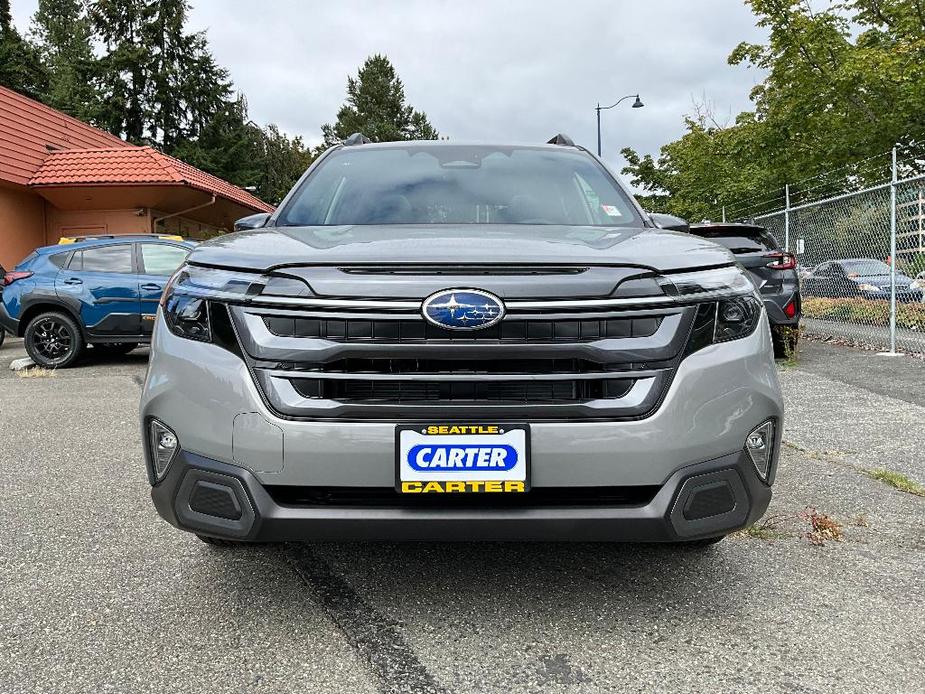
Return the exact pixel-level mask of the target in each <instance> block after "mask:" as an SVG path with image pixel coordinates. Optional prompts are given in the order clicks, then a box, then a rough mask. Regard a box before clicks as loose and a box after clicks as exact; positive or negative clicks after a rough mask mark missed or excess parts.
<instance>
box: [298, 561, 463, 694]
mask: <svg viewBox="0 0 925 694" xmlns="http://www.w3.org/2000/svg"><path fill="white" fill-rule="evenodd" d="M286 558H287V560H288V561H289V563H290V564H291V565H292V567H293V568H294V569H295V572H296V574H298V576H299V578H301V579H302V581H303V582H304V583H305V584H306V585H307V586H308V587H309V588H311V589H312V590H313V591H314V593H315V595H316V596H317V597H318V601H319V603H320V605H321V608H322V609H323V610H324V611H325V613H326V614H327V615H328V617H329V618H330V619H331V620H332V621H333V622H334V624H336V625H337V627H338V628H339V629H340V630H341V631H342V632H343V633H344V635H345V636H346V637H347V640H348V641H349V643H350V645H351V646H352V647H353V648H354V650H356V651H357V652H358V653H359V654H360V656H361V657H363V658H364V659H365V660H366V661H367V662H368V663H369V665H370V666H371V668H372V670H373V672H374V673H375V675H376V676H377V677H378V679H379V691H381V692H383V693H385V692H388V693H389V694H393V693H394V694H399V693H402V692H407V693H408V694H447V690H446V689H444V688H443V687H441V686H440V685H438V684H437V683H436V681H435V680H434V678H433V675H431V674H430V672H428V670H427V668H426V667H424V665H423V664H422V663H421V661H419V660H418V658H417V656H416V655H415V654H414V650H413V649H412V648H411V646H410V645H409V644H408V642H407V641H405V639H404V637H403V636H402V634H401V628H400V625H399V624H398V623H397V622H395V621H394V620H392V619H390V618H388V617H386V616H385V615H383V614H382V613H380V612H379V611H377V610H376V609H375V608H374V607H373V606H372V605H370V604H369V603H368V602H366V600H364V599H363V597H362V596H361V595H360V594H359V593H357V591H356V590H354V588H353V586H351V585H350V584H349V583H348V582H347V580H346V579H345V578H344V577H343V576H341V575H339V574H337V573H335V572H334V570H333V569H332V568H331V566H330V565H329V564H328V563H327V562H326V561H325V560H324V559H323V558H321V557H320V556H318V554H316V553H315V552H314V551H312V549H311V547H309V546H308V545H298V544H290V545H287V547H286Z"/></svg>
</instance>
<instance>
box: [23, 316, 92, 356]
mask: <svg viewBox="0 0 925 694" xmlns="http://www.w3.org/2000/svg"><path fill="white" fill-rule="evenodd" d="M25 343H26V352H27V353H28V354H29V357H30V358H31V359H32V361H34V362H35V363H36V364H37V365H39V366H42V367H44V368H46V369H66V368H67V367H69V366H71V365H72V364H73V363H74V362H75V361H77V359H78V357H80V353H81V352H82V351H83V348H84V340H83V335H81V333H80V328H79V327H77V323H75V322H74V321H73V319H72V318H71V317H70V316H68V315H66V314H64V313H42V314H40V315H38V316H36V317H35V318H33V319H32V320H31V321H29V325H28V326H26V332H25Z"/></svg>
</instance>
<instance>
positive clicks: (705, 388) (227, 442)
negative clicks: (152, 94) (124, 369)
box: [141, 136, 783, 544]
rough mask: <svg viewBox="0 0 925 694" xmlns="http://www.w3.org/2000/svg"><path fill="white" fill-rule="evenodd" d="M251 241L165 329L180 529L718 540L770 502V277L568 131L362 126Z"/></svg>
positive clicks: (188, 276)
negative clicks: (408, 137)
mask: <svg viewBox="0 0 925 694" xmlns="http://www.w3.org/2000/svg"><path fill="white" fill-rule="evenodd" d="M241 224H242V226H247V227H250V228H249V229H246V230H243V231H240V232H238V233H234V234H230V235H227V236H223V237H220V238H217V239H214V240H212V241H210V242H207V243H204V244H202V245H200V246H199V247H197V248H196V249H194V250H193V251H192V253H191V254H190V256H189V258H188V261H187V263H186V265H184V266H183V267H182V268H181V269H180V271H178V273H177V274H176V275H175V276H174V277H173V278H172V280H171V282H170V284H169V286H168V289H167V291H166V292H165V294H164V297H163V300H162V305H161V310H160V312H159V313H158V316H157V321H156V323H157V325H156V328H155V333H154V339H153V343H152V349H151V362H150V367H149V371H148V376H147V380H146V383H145V387H144V393H143V396H142V402H141V421H142V426H143V431H144V440H145V444H146V451H145V452H146V458H147V463H148V473H149V477H150V482H151V485H152V496H153V499H154V503H155V505H156V507H157V509H158V511H159V512H160V514H161V515H162V516H163V517H164V518H165V519H166V520H168V521H169V522H170V523H172V524H173V525H175V526H177V527H178V528H181V529H183V530H187V531H191V532H194V533H196V534H198V535H199V536H200V537H201V538H203V539H204V540H205V541H207V542H212V543H228V542H234V541H258V540H325V539H327V540H346V539H400V540H403V539H407V540H439V539H455V540H473V539H487V540H514V539H517V540H525V539H526V540H531V539H532V540H537V539H575V540H622V541H628V540H636V541H666V542H680V541H686V542H693V543H697V544H709V543H712V542H715V541H716V540H718V539H721V538H722V537H723V536H724V535H726V534H728V533H729V532H732V531H734V530H736V529H739V528H742V527H744V526H746V525H748V524H749V523H752V522H754V521H755V520H756V519H757V518H759V517H760V516H761V515H762V514H763V513H764V511H765V509H766V508H767V505H768V502H769V500H770V497H771V484H772V482H773V480H774V474H775V468H776V460H777V452H778V448H779V442H780V435H781V427H782V415H783V411H782V403H781V395H780V391H779V388H778V382H777V375H776V371H775V368H774V363H773V358H772V348H771V338H770V332H769V329H768V322H767V315H766V312H765V309H764V305H763V302H762V301H761V299H760V298H759V296H758V294H757V292H756V288H755V286H754V284H753V283H752V281H751V280H750V278H749V275H748V274H747V273H746V272H744V271H743V270H742V269H741V268H740V266H739V265H737V264H736V262H735V258H734V256H733V255H732V254H731V253H730V252H729V250H727V249H726V248H724V247H722V246H721V245H718V244H716V243H713V242H712V241H708V240H705V239H702V238H697V237H695V236H691V235H688V234H683V233H677V232H674V231H668V230H663V229H658V228H656V227H655V225H654V224H653V222H652V221H651V220H650V218H649V217H648V215H646V213H644V212H643V211H642V210H641V209H640V207H639V206H638V205H637V203H636V202H635V200H634V199H633V198H632V196H631V195H629V194H628V192H627V191H626V190H625V189H624V188H623V186H622V185H621V184H620V183H619V182H618V181H617V179H616V178H615V177H614V176H613V175H612V174H611V173H610V172H609V171H608V170H607V168H606V167H605V166H604V165H603V164H602V163H601V162H600V161H599V160H598V159H597V158H596V157H594V156H593V155H592V154H591V153H589V152H588V151H587V150H585V149H583V148H581V147H576V146H574V145H573V144H571V142H570V141H569V140H568V139H567V138H565V137H563V136H558V137H557V138H554V140H553V141H552V144H548V145H541V146H516V145H459V144H455V143H448V142H398V143H388V144H369V143H368V141H366V140H365V138H362V137H361V136H354V137H352V138H350V140H348V141H347V143H345V144H344V145H341V146H337V147H334V148H332V149H330V150H328V151H327V152H325V154H324V155H322V156H321V157H320V158H319V159H318V160H317V161H316V162H315V163H314V164H313V165H312V167H311V168H310V169H309V170H308V171H307V172H306V174H305V175H304V176H303V178H302V179H301V180H300V181H299V182H298V184H297V185H296V186H295V187H294V189H293V190H292V192H290V194H289V195H288V196H287V197H286V199H285V200H284V201H283V202H282V204H281V205H280V207H279V209H277V210H276V211H275V212H274V213H273V214H272V215H268V216H256V217H252V218H249V219H247V220H244V221H242V223H241Z"/></svg>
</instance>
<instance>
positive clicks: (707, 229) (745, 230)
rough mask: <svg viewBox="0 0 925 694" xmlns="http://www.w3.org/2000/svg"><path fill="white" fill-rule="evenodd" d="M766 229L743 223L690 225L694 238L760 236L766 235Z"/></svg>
mask: <svg viewBox="0 0 925 694" xmlns="http://www.w3.org/2000/svg"><path fill="white" fill-rule="evenodd" d="M767 231H768V230H767V229H765V228H764V227H763V226H760V225H758V224H744V223H738V222H736V223H717V224H714V223H712V222H711V223H709V224H691V230H690V233H691V234H695V235H696V236H723V235H726V234H738V235H740V236H760V235H761V234H766V233H767Z"/></svg>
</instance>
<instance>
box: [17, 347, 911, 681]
mask: <svg viewBox="0 0 925 694" xmlns="http://www.w3.org/2000/svg"><path fill="white" fill-rule="evenodd" d="M22 354H23V351H22V343H21V341H18V340H10V341H8V342H7V344H6V345H4V346H3V347H2V348H0V528H2V530H3V531H2V533H0V692H4V693H5V694H14V693H19V692H30V693H31V692H68V693H69V694H73V693H78V692H133V693H134V692H166V691H173V690H184V691H194V692H252V691H253V692H319V693H320V692H323V693H325V694H329V693H338V692H350V693H354V692H447V693H456V692H459V693H464V692H622V691H627V692H637V691H647V692H678V691H689V692H714V691H717V692H751V691H755V692H865V693H866V692H881V691H882V692H894V693H895V692H921V691H922V682H923V674H922V673H923V672H925V529H923V528H925V498H921V497H917V496H914V495H911V494H907V493H904V492H901V491H898V490H896V489H893V488H892V487H889V486H887V485H885V484H883V483H881V482H878V481H876V480H874V479H872V478H870V477H869V476H867V475H866V474H864V470H865V469H868V468H872V467H887V468H890V469H896V470H899V471H902V472H904V473H905V474H907V475H908V476H909V477H911V478H913V479H916V480H918V481H919V482H920V483H925V461H923V455H922V453H923V450H925V401H923V394H922V391H923V388H925V362H919V361H915V360H912V359H908V358H901V359H900V358H894V359H889V358H882V357H881V358H877V357H876V356H875V355H873V354H872V353H870V352H860V351H854V350H848V349H844V348H838V347H831V346H827V345H818V344H812V345H810V346H809V347H804V352H803V354H802V355H801V361H800V364H799V365H798V366H782V367H781V382H782V385H783V388H784V391H785V395H786V399H787V408H788V410H787V423H786V427H785V441H786V444H785V446H784V449H783V454H782V461H781V468H780V471H779V473H778V480H777V484H776V489H775V497H774V500H773V502H772V505H771V508H770V510H769V512H768V516H767V517H766V518H767V521H766V522H765V523H764V524H763V525H762V526H761V527H760V528H759V529H758V530H756V531H753V532H752V533H742V534H739V535H738V536H733V537H730V538H727V539H726V540H724V541H723V542H721V543H720V544H719V545H717V546H715V547H714V548H713V549H710V550H707V551H692V550H682V549H677V548H671V547H661V546H635V545H626V546H621V545H606V544H583V543H578V544H530V543H508V544H498V543H491V544H467V543H462V544H440V543H426V544H390V543H381V544H306V545H298V544H290V545H275V546H273V545H268V546H258V547H246V548H240V549H234V550H221V549H217V548H213V547H209V546H206V545H204V544H202V543H201V542H199V540H197V539H196V538H195V537H193V536H192V535H187V534H185V533H181V532H179V531H177V530H175V529H173V528H172V527H170V526H169V525H167V524H166V523H165V522H163V521H162V520H160V519H159V518H158V516H157V515H156V513H155V511H154V509H153V507H152V505H151V503H150V499H149V497H148V487H147V481H146V478H145V473H144V467H143V463H142V457H141V450H140V436H139V429H138V423H137V421H136V410H137V402H138V396H139V392H140V387H141V383H142V379H143V377H144V369H145V361H146V355H145V352H144V350H139V351H138V352H137V353H133V354H131V355H129V356H128V357H125V358H120V359H114V360H108V361H101V360H94V359H92V358H90V359H87V360H85V361H84V362H83V363H82V364H81V366H80V367H78V368H75V369H70V370H67V371H61V372H57V373H56V374H54V376H53V377H50V378H20V377H19V376H17V375H16V374H14V373H13V372H11V371H9V369H8V368H7V367H8V364H9V362H10V361H11V360H12V359H13V358H15V357H18V356H21V355H22ZM897 359H898V360H899V361H897ZM807 508H815V509H816V510H817V511H818V512H819V513H823V514H826V515H827V516H829V517H831V518H833V519H834V520H835V521H836V522H837V523H839V524H840V526H841V527H842V533H843V537H842V539H841V541H834V540H829V541H828V542H826V543H825V544H824V545H816V544H813V543H812V542H811V541H810V539H808V538H807V537H806V533H807V532H809V531H810V530H811V526H810V523H809V522H808V521H807V520H805V519H804V518H801V517H800V514H801V513H803V512H805V511H806V509H807ZM804 515H805V514H804Z"/></svg>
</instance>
